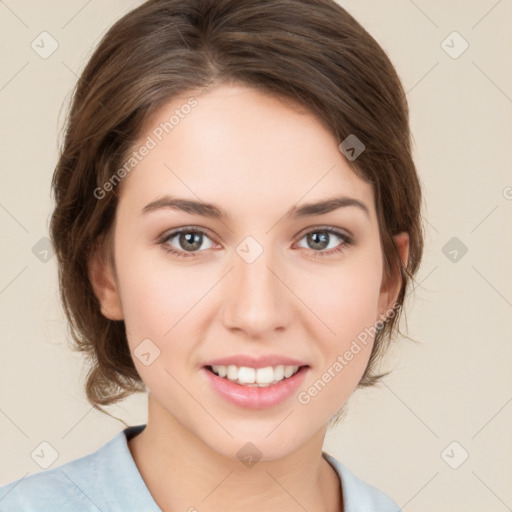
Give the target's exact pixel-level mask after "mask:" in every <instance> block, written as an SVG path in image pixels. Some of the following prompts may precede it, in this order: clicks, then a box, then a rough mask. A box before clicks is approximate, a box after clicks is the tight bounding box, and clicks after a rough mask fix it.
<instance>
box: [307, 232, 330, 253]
mask: <svg viewBox="0 0 512 512" xmlns="http://www.w3.org/2000/svg"><path fill="white" fill-rule="evenodd" d="M319 233H320V234H319ZM308 238H309V242H311V244H312V245H313V248H315V249H325V247H327V245H329V242H328V240H327V238H328V234H327V233H325V232H322V231H320V232H316V233H310V234H309V235H308ZM315 245H316V247H315Z"/></svg>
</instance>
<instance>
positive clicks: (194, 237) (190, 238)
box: [180, 231, 201, 249]
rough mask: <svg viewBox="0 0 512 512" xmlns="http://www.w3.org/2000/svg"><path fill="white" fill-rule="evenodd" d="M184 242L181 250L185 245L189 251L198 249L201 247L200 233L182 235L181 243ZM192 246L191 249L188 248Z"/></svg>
mask: <svg viewBox="0 0 512 512" xmlns="http://www.w3.org/2000/svg"><path fill="white" fill-rule="evenodd" d="M183 240H185V242H186V243H185V244H182V247H183V248H186V247H187V244H188V245H189V249H199V247H201V235H200V233H194V232H191V231H190V232H188V233H182V235H181V240H180V244H181V242H182V241H183ZM190 246H192V247H190Z"/></svg>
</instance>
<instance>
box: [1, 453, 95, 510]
mask: <svg viewBox="0 0 512 512" xmlns="http://www.w3.org/2000/svg"><path fill="white" fill-rule="evenodd" d="M97 457H98V452H94V453H92V454H89V455H86V456H85V457H81V458H79V459H76V460H73V461H71V462H68V463H66V464H62V465H60V466H57V467H55V468H52V469H46V470H44V471H40V472H39V473H35V474H31V475H28V476H25V477H23V478H20V479H18V480H15V481H14V482H11V483H9V484H7V485H4V486H2V487H0V512H8V511H9V512H10V511H14V510H17V511H18V510H19V511H23V512H36V511H37V512H46V511H48V512H49V511H50V510H59V511H63V512H68V511H70V512H71V511H72V510H84V511H89V510H96V511H97V508H96V507H95V506H94V505H93V504H92V503H91V501H90V498H89V494H90V492H91V487H93V488H94V485H93V481H94V478H95V459H96V458H97ZM84 479H85V480H87V481H88V485H87V486H84V485H83V484H84ZM91 484H92V485H91ZM81 486H84V487H86V490H85V491H84V490H82V489H81ZM93 499H94V498H93Z"/></svg>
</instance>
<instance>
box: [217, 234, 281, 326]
mask: <svg viewBox="0 0 512 512" xmlns="http://www.w3.org/2000/svg"><path fill="white" fill-rule="evenodd" d="M277 260H278V258H277V257H276V254H275V251H273V250H272V249H271V248H269V247H263V245H262V244H261V243H259V242H258V241H257V240H255V239H254V238H253V237H247V238H246V239H244V240H243V241H242V242H241V243H240V244H239V245H238V247H237V248H236V253H234V254H233V266H234V268H233V271H232V272H230V274H231V275H230V281H229V290H228V293H227V302H226V303H225V311H224V315H225V316H224V321H225V323H226V326H227V327H229V328H238V329H242V330H244V331H246V332H247V333H248V334H250V335H251V336H258V335H261V336H263V335H265V333H267V334H268V333H269V332H271V331H274V330H277V329H282V328H283V327H285V326H286V325H287V324H288V320H289V318H290V312H289V307H290V305H289V301H288V299H289V297H288V295H287V289H286V286H285V285H284V284H283V283H282V282H281V280H280V279H279V278H278V277H277V276H276V274H277V275H279V271H278V270H277V269H278V268H279V267H280V265H279V262H278V261H277Z"/></svg>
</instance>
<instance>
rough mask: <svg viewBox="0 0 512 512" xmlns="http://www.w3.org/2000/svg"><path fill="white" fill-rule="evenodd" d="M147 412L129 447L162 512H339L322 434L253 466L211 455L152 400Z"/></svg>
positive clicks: (338, 494)
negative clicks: (265, 511)
mask: <svg viewBox="0 0 512 512" xmlns="http://www.w3.org/2000/svg"><path fill="white" fill-rule="evenodd" d="M148 409H149V414H148V422H147V425H146V428H145V429H144V430H143V431H142V432H141V433H140V434H139V435H137V436H135V437H134V438H132V439H131V440H130V441H129V442H128V446H129V448H130V451H131V453H132V456H133V458H134V461H135V464H136V465H137V467H138V469H139V472H140V473H141V476H142V478H143V479H144V481H145V483H146V486H147V487H148V489H149V491H150V493H151V494H152V496H153V499H154V500H155V502H156V503H157V505H158V506H159V507H160V508H161V509H162V510H163V511H166V510H184V511H194V510H196V509H197V510H200V511H201V512H206V511H221V510H222V511H223V512H228V511H230V510H233V511H234V510H244V512H256V511H258V512H260V511H261V510H267V511H274V510H275V511H279V512H285V511H288V510H289V511H292V510H293V511H299V510H307V511H308V512H314V511H323V512H326V511H329V512H340V511H342V497H341V486H340V481H339V477H338V475H337V473H336V472H335V470H334V469H333V468H332V467H331V466H330V464H329V463H328V462H327V461H326V460H325V459H324V458H323V457H322V445H323V439H324V437H325V430H326V429H325V428H324V429H322V430H321V431H319V432H317V434H315V436H314V437H313V438H312V439H310V440H308V441H307V442H306V443H305V444H303V445H302V446H301V447H299V448H298V449H297V450H295V451H294V452H293V453H290V454H289V455H287V456H285V457H282V458H280V459H277V460H265V457H264V456H263V457H262V458H261V459H260V460H257V462H254V460H253V461H251V458H250V457H248V458H246V459H242V460H239V458H233V457H226V456H224V455H223V454H220V453H219V452H217V451H215V450H214V449H212V448H211V447H210V446H209V445H207V444H205V443H204V442H203V441H202V440H201V439H200V438H199V437H197V436H196V435H194V433H193V432H190V431H188V430H187V429H185V428H184V427H183V425H181V424H180V423H178V422H177V421H176V420H175V418H174V417H172V416H171V415H170V414H168V412H167V411H163V410H160V409H162V407H161V405H160V404H158V402H156V400H154V398H153V397H152V396H151V394H150V395H149V408H148ZM242 446H243V445H241V448H242ZM245 449H246V450H247V453H248V454H249V455H250V454H251V448H250V445H248V446H246V447H245Z"/></svg>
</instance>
